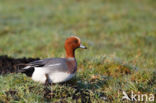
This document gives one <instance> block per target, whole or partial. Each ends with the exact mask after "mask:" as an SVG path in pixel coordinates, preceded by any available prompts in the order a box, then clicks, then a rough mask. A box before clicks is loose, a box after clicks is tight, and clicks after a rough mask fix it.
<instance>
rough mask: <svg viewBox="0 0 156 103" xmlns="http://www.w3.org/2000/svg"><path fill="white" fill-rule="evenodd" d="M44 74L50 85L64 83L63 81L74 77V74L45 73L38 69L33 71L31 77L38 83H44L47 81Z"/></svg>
mask: <svg viewBox="0 0 156 103" xmlns="http://www.w3.org/2000/svg"><path fill="white" fill-rule="evenodd" d="M46 74H48V77H49V78H48V79H50V81H51V82H52V83H61V82H65V81H68V80H70V79H71V78H72V77H73V76H75V73H74V74H70V73H67V72H55V73H47V72H46V71H44V70H43V69H42V68H39V67H38V68H37V69H35V71H34V73H33V75H32V79H33V80H34V81H37V82H40V83H45V82H46V80H47V77H46Z"/></svg>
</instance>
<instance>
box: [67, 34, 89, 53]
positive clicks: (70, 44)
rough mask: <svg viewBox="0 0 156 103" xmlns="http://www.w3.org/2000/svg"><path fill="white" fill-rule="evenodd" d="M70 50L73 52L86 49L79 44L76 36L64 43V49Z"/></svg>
mask: <svg viewBox="0 0 156 103" xmlns="http://www.w3.org/2000/svg"><path fill="white" fill-rule="evenodd" d="M68 48H70V49H72V50H75V49H77V48H83V49H87V48H86V47H85V46H83V45H82V44H81V41H80V39H79V38H78V37H76V36H71V37H69V38H67V39H66V41H65V49H68Z"/></svg>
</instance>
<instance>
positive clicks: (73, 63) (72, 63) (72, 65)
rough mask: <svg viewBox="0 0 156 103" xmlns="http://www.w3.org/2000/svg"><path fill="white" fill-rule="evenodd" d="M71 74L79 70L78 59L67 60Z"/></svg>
mask: <svg viewBox="0 0 156 103" xmlns="http://www.w3.org/2000/svg"><path fill="white" fill-rule="evenodd" d="M66 63H67V66H68V70H69V73H75V72H76V70H77V62H76V59H67V61H66Z"/></svg>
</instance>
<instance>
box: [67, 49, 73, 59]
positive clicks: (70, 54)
mask: <svg viewBox="0 0 156 103" xmlns="http://www.w3.org/2000/svg"><path fill="white" fill-rule="evenodd" d="M65 50H66V58H75V49H72V48H65Z"/></svg>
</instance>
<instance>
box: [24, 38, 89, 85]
mask: <svg viewBox="0 0 156 103" xmlns="http://www.w3.org/2000/svg"><path fill="white" fill-rule="evenodd" d="M64 47H65V51H66V57H65V58H46V59H43V60H37V61H34V62H30V63H28V64H27V66H26V67H24V68H23V69H22V73H25V74H26V75H27V76H30V77H31V78H32V79H33V80H34V81H37V82H40V83H43V84H44V83H48V84H49V83H50V84H52V83H61V82H66V81H68V80H70V79H71V78H72V77H73V76H75V74H76V71H77V62H76V58H75V50H76V49H77V48H83V49H86V47H85V46H83V45H82V44H81V41H80V39H79V38H78V37H76V36H71V37H69V38H67V39H66V41H65V45H64Z"/></svg>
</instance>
